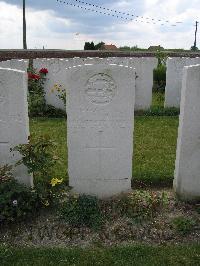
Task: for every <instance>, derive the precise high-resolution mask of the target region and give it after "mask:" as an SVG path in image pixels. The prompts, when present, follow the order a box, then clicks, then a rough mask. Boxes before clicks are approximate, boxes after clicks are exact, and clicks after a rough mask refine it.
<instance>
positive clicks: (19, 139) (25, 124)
mask: <svg viewBox="0 0 200 266" xmlns="http://www.w3.org/2000/svg"><path fill="white" fill-rule="evenodd" d="M26 75H27V74H26V73H25V72H23V71H20V70H12V69H4V68H0V164H1V165H5V164H11V165H14V164H15V163H16V161H18V160H19V159H20V157H19V155H18V154H16V153H15V155H14V156H13V153H11V152H10V148H13V147H15V146H16V145H19V144H25V143H27V141H28V136H29V120H28V105H27V76H26ZM14 176H15V177H16V178H17V179H18V180H19V181H20V182H23V183H25V184H27V185H32V178H31V177H30V176H29V175H28V173H27V169H26V168H25V167H24V166H18V167H16V168H15V170H14Z"/></svg>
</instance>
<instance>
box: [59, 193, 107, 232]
mask: <svg viewBox="0 0 200 266" xmlns="http://www.w3.org/2000/svg"><path fill="white" fill-rule="evenodd" d="M60 216H61V218H62V219H64V220H65V221H66V222H68V223H69V224H70V225H72V226H74V227H76V226H77V227H80V226H87V227H91V228H93V229H97V228H99V227H100V226H101V225H102V222H103V219H102V215H101V210H100V205H99V201H98V199H97V198H96V197H93V196H87V195H81V196H76V195H75V196H71V195H70V196H69V197H68V199H67V202H65V203H64V205H63V207H62V208H61V211H60Z"/></svg>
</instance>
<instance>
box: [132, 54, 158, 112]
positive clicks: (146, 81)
mask: <svg viewBox="0 0 200 266" xmlns="http://www.w3.org/2000/svg"><path fill="white" fill-rule="evenodd" d="M157 64H158V60H157V58H154V57H142V58H130V59H129V62H128V65H129V66H130V67H133V68H135V69H136V83H135V88H136V89H135V110H146V109H148V108H150V106H151V103H152V89H153V70H154V69H155V68H156V67H157Z"/></svg>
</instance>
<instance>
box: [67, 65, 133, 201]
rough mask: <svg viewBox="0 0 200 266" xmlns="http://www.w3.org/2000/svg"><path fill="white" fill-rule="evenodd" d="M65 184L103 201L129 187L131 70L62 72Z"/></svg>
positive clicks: (107, 68) (85, 67)
mask: <svg viewBox="0 0 200 266" xmlns="http://www.w3.org/2000/svg"><path fill="white" fill-rule="evenodd" d="M67 72H68V74H67V76H68V77H69V79H68V84H69V95H68V102H67V113H68V119H67V124H68V167H69V168H68V172H69V184H70V186H72V187H73V188H74V190H75V191H76V192H78V193H81V194H90V195H96V196H98V197H107V196H112V195H114V194H118V193H120V192H123V191H128V190H129V189H130V188H131V177H132V153H133V121H134V98H135V90H134V87H135V86H134V84H135V79H134V76H135V74H134V73H135V70H133V69H131V68H128V67H119V66H117V65H104V64H102V65H100V64H99V65H83V66H80V67H76V68H73V67H72V68H69V69H67Z"/></svg>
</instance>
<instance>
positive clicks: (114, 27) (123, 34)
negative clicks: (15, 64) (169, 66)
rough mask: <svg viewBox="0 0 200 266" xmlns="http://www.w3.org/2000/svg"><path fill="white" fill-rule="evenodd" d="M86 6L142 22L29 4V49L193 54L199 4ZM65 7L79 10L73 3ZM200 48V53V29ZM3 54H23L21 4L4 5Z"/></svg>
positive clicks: (47, 0) (52, 1) (0, 21)
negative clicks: (100, 46)
mask: <svg viewBox="0 0 200 266" xmlns="http://www.w3.org/2000/svg"><path fill="white" fill-rule="evenodd" d="M82 1H84V2H87V3H93V4H96V5H100V6H103V7H106V8H108V9H114V10H115V11H120V12H123V13H126V14H133V15H135V16H140V17H139V18H138V17H131V16H128V15H123V16H124V17H125V18H127V19H131V18H133V21H130V20H126V19H121V18H120V19H118V18H115V17H111V16H106V15H102V14H99V13H94V12H91V11H86V10H83V9H80V8H77V7H73V6H69V5H66V4H64V3H63V4H62V3H58V2H57V1H56V0H26V2H27V43H28V48H38V49H39V48H42V47H43V46H44V47H45V48H49V49H51V48H52V49H56V48H57V49H73V50H75V49H83V46H84V42H85V41H92V40H93V41H94V42H96V43H97V42H100V41H104V42H105V43H107V44H111V43H112V44H116V45H117V46H124V45H128V46H135V45H138V46H139V47H144V48H146V47H147V48H148V47H149V46H150V45H159V44H160V45H161V46H163V47H165V48H190V47H191V46H192V45H193V43H194V29H195V28H194V24H195V21H196V20H198V21H200V0H190V1H189V0H109V1H106V0H88V1H85V0H82ZM65 2H68V3H73V4H75V5H81V4H80V3H77V2H78V1H75V0H69V1H67V0H65ZM82 6H85V7H88V8H89V6H87V5H84V4H82ZM95 10H99V11H102V9H97V8H96V9H95ZM107 12H108V11H107ZM108 13H109V12H108ZM113 14H117V13H116V12H114V11H113ZM159 20H160V21H159ZM166 21H169V22H166ZM147 22H151V23H147ZM176 22H182V23H176ZM154 23H155V24H154ZM161 24H163V25H161ZM172 25H177V26H176V27H175V26H172ZM197 46H198V47H199V48H200V27H199V34H198V38H197ZM3 48H4V49H6V48H7V49H8V48H22V0H3V1H1V0H0V49H3Z"/></svg>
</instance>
